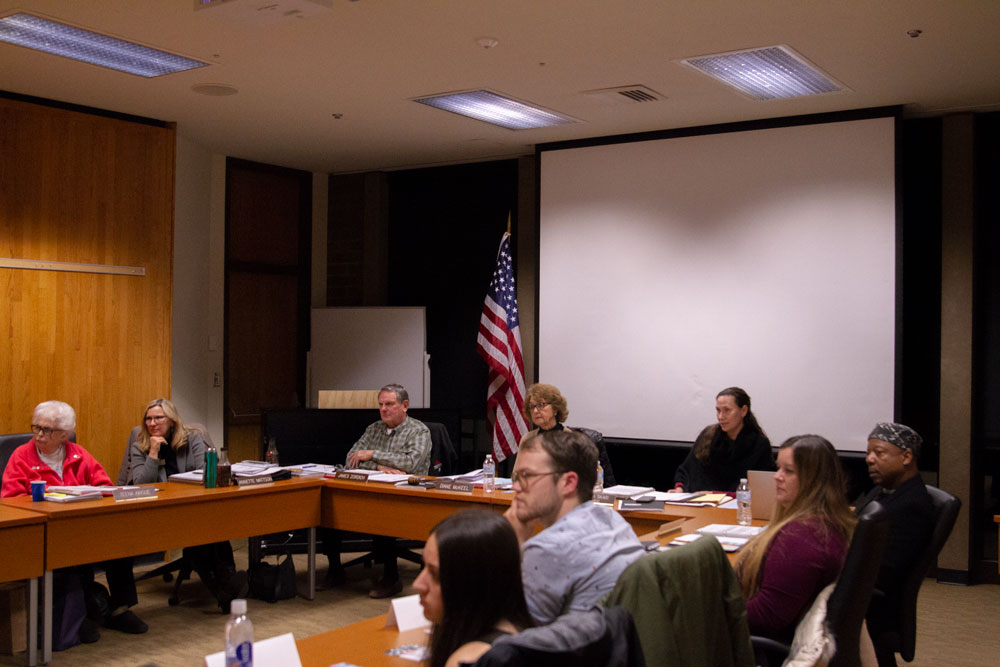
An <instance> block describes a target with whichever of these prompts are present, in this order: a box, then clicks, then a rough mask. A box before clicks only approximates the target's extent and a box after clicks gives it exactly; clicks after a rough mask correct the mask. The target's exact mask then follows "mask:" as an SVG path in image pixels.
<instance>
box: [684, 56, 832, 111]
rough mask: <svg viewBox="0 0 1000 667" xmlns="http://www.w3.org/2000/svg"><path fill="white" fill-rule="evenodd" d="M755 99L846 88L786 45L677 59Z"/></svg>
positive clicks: (813, 93) (829, 91)
mask: <svg viewBox="0 0 1000 667" xmlns="http://www.w3.org/2000/svg"><path fill="white" fill-rule="evenodd" d="M680 62H681V63H683V64H684V65H687V66H689V67H693V68H694V69H696V70H698V71H699V72H702V73H704V74H707V75H709V76H711V77H713V78H715V79H718V80H719V81H721V82H723V83H725V84H727V85H730V86H732V87H733V88H736V89H737V90H739V91H740V92H741V93H743V94H744V95H747V96H749V97H751V98H753V99H755V100H773V99H778V98H783V97H802V96H804V95H823V94H826V93H835V92H840V91H843V90H846V89H845V88H844V87H843V86H841V85H840V84H839V83H837V82H836V81H834V80H833V79H831V78H830V77H828V76H827V75H826V74H824V73H823V72H821V71H819V70H818V69H816V68H815V67H813V66H812V65H810V64H809V63H808V62H807V61H806V60H805V58H803V57H802V56H800V55H798V54H797V53H795V52H794V51H792V49H790V48H788V47H787V46H768V47H765V48H761V49H749V50H746V51H732V52H730V53H716V54H713V55H708V56H699V57H697V58H687V59H685V60H682V61H680Z"/></svg>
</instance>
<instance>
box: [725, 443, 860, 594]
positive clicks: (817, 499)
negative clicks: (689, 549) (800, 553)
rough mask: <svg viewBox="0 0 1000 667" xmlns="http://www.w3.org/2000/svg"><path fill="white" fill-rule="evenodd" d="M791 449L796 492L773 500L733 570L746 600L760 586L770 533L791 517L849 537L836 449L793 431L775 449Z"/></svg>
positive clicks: (850, 518) (853, 520)
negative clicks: (781, 500) (780, 500)
mask: <svg viewBox="0 0 1000 667" xmlns="http://www.w3.org/2000/svg"><path fill="white" fill-rule="evenodd" d="M789 447H790V448H791V449H792V460H793V461H794V462H795V474H796V475H797V476H798V481H799V493H798V495H797V496H796V497H795V499H794V500H792V502H791V503H790V504H789V505H788V506H787V507H785V506H782V505H780V504H776V505H775V507H774V513H773V514H772V516H771V521H770V523H768V526H767V528H766V529H764V531H763V532H762V533H761V534H760V535H758V536H757V537H755V538H753V539H752V540H750V542H749V543H747V545H746V546H745V547H744V548H743V551H742V553H741V554H740V558H739V561H738V562H737V564H736V571H737V573H738V574H739V579H740V589H741V590H742V592H743V598H744V599H746V600H749V599H750V598H752V597H753V596H754V595H756V594H757V591H758V590H759V589H760V574H761V569H762V568H763V565H764V559H765V558H766V557H767V552H768V550H769V549H770V548H771V542H772V541H773V540H774V537H775V536H776V535H777V534H778V533H779V532H780V531H781V529H782V528H784V527H785V526H786V525H787V524H789V523H791V522H792V521H801V520H803V519H814V520H816V521H817V522H818V523H819V524H820V526H822V529H823V530H825V531H833V532H835V533H837V534H838V535H840V536H841V537H843V538H844V540H845V541H850V539H851V534H852V533H853V532H854V524H855V523H856V522H857V519H856V518H855V516H854V513H853V512H851V508H850V507H848V505H847V497H846V496H847V494H846V486H845V483H844V475H843V472H842V470H841V467H840V461H839V460H838V459H837V450H836V449H834V447H833V445H831V444H830V441H829V440H827V439H826V438H824V437H822V436H818V435H796V436H792V437H791V438H789V439H788V440H785V442H783V443H781V447H779V450H781V449H786V448H789Z"/></svg>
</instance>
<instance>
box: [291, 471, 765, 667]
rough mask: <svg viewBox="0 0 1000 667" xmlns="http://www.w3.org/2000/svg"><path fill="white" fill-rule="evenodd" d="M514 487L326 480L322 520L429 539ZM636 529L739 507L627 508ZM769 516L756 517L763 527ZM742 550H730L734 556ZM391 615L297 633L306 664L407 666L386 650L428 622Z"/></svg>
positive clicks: (729, 515)
mask: <svg viewBox="0 0 1000 667" xmlns="http://www.w3.org/2000/svg"><path fill="white" fill-rule="evenodd" d="M513 495H514V494H513V493H512V492H504V491H495V492H493V493H489V494H487V493H484V492H483V491H482V489H479V488H477V489H476V490H475V491H473V492H472V493H471V494H470V493H456V492H450V491H439V490H437V489H424V488H421V487H409V486H407V487H394V486H392V485H387V484H379V483H376V482H367V483H366V482H348V481H342V480H329V479H328V480H324V482H323V510H322V520H323V525H324V526H326V527H328V528H338V529H342V530H351V531H362V532H369V533H371V532H374V533H377V534H383V535H392V536H394V537H402V538H407V539H420V540H426V539H427V536H428V534H429V533H430V530H431V528H433V526H434V525H435V524H436V523H437V522H438V521H440V520H441V519H443V518H444V517H446V516H448V515H449V514H451V513H454V512H457V511H460V510H463V509H468V508H481V509H487V510H490V511H494V512H504V511H505V510H506V509H507V508H508V507H509V506H510V503H511V500H512V499H513ZM621 514H622V516H623V518H625V520H626V521H628V522H629V524H630V525H631V526H632V528H633V530H634V531H635V532H636V535H637V536H638V537H639V538H640V539H643V540H657V541H659V542H660V543H661V544H666V543H667V542H669V541H671V540H672V539H673V538H675V537H677V536H678V535H682V534H687V533H693V532H695V531H697V530H698V529H699V528H701V527H703V526H706V525H709V524H712V523H726V524H732V523H735V521H736V511H735V510H732V509H721V508H718V507H696V506H683V505H667V506H666V507H665V508H664V509H663V510H658V511H651V510H631V511H622V512H621ZM676 519H683V522H682V523H681V524H680V527H679V529H678V530H676V531H673V532H671V533H669V534H667V535H664V536H661V537H657V535H656V531H657V530H658V529H659V528H660V526H661V525H662V524H664V523H667V522H671V521H674V520H676ZM764 523H766V522H764V521H754V524H755V525H763V524H764ZM735 556H736V554H730V560H732V559H733V558H734V557H735ZM385 623H386V615H385V614H383V615H381V616H376V617H374V618H370V619H367V620H364V621H359V622H357V623H353V624H351V625H347V626H344V627H341V628H337V629H336V630H330V631H329V632H324V633H320V634H318V635H314V636H312V637H306V638H302V639H298V640H297V641H296V646H297V647H298V651H299V658H300V659H301V661H302V665H303V667H326V666H327V665H331V664H335V663H339V662H346V663H350V664H354V665H364V666H365V667H403V666H404V665H412V664H413V661H412V660H407V659H405V658H401V657H398V656H395V655H389V654H388V653H387V652H388V651H389V650H391V649H393V648H397V647H400V646H407V645H412V644H426V643H427V642H428V637H429V635H428V633H427V628H420V629H416V630H408V631H406V632H399V631H398V630H397V629H396V628H394V627H389V628H387V627H385Z"/></svg>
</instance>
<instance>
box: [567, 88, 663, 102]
mask: <svg viewBox="0 0 1000 667" xmlns="http://www.w3.org/2000/svg"><path fill="white" fill-rule="evenodd" d="M583 94H584V95H587V96H589V97H593V98H594V99H598V100H601V101H602V102H609V103H612V104H638V103H639V102H659V101H660V100H665V99H667V98H666V96H664V95H661V94H659V93H658V92H656V91H655V90H653V89H652V88H647V87H646V86H618V87H617V88H601V89H599V90H585V91H583Z"/></svg>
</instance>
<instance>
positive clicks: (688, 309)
mask: <svg viewBox="0 0 1000 667" xmlns="http://www.w3.org/2000/svg"><path fill="white" fill-rule="evenodd" d="M894 141H895V140H894V119H893V118H892V117H876V118H867V119H862V120H846V121H842V122H828V123H822V124H811V125H798V126H787V127H777V128H768V129H759V130H745V131H738V132H725V133H718V134H702V135H697V136H686V137H677V138H667V139H655V140H649V141H637V142H631V143H616V144H605V145H595V146H587V147H579V148H564V149H563V148H558V147H555V148H553V149H551V150H549V149H543V150H541V151H540V189H539V196H540V219H539V234H540V238H539V243H540V257H539V278H538V284H539V301H538V369H539V374H538V379H539V381H540V382H546V383H550V384H554V385H556V386H557V387H559V388H560V390H561V391H562V393H563V394H564V395H565V396H566V398H567V400H568V402H569V408H570V413H571V415H570V418H569V419H568V420H567V423H569V424H570V425H573V424H577V425H580V426H587V427H590V428H595V429H598V430H600V431H602V432H603V433H604V434H605V435H606V436H612V437H621V438H643V439H654V440H679V441H687V442H690V441H693V440H694V438H695V436H696V435H697V434H698V431H699V430H700V429H701V428H702V427H704V426H705V425H707V424H709V423H712V422H713V421H714V419H715V395H716V394H717V393H718V391H719V390H721V389H723V388H724V387H728V386H731V385H737V386H741V387H743V388H744V389H746V390H747V392H749V394H750V396H751V398H752V401H753V410H754V413H755V414H756V415H757V418H758V420H759V421H760V423H761V426H762V427H763V428H764V430H765V431H766V432H767V434H768V435H769V437H770V439H771V443H772V444H773V445H775V446H776V445H778V444H780V442H781V441H782V440H784V439H785V438H786V437H788V436H791V435H795V434H800V433H818V434H820V435H823V436H825V437H827V438H828V439H829V440H830V441H831V442H832V443H833V444H834V446H835V447H837V449H839V450H864V449H865V447H866V445H867V441H866V437H867V434H868V432H869V430H870V429H871V427H872V426H873V425H874V423H875V422H877V421H884V420H891V419H892V416H893V392H894V374H895V372H894V367H895V350H894V344H895V326H896V320H895V313H896V287H895V272H896V269H895V266H896V251H895V248H896V203H895V202H896V190H895V149H894Z"/></svg>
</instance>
